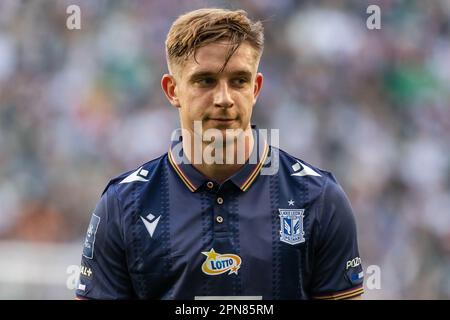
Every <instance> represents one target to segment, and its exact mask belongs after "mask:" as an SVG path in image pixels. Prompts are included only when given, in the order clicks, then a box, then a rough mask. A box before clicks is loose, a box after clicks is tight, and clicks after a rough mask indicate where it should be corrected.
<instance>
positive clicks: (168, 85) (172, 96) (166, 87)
mask: <svg viewBox="0 0 450 320" xmlns="http://www.w3.org/2000/svg"><path fill="white" fill-rule="evenodd" d="M176 86H177V83H176V81H175V78H174V76H172V75H170V74H167V73H166V74H164V75H163V76H162V79H161V87H162V89H163V91H164V93H165V94H166V97H167V99H168V100H169V102H170V104H171V105H173V106H174V107H177V108H179V107H180V101H179V99H178V96H177V94H176V90H175V88H176Z"/></svg>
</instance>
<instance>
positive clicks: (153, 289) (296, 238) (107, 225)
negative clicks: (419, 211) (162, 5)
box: [76, 9, 363, 299]
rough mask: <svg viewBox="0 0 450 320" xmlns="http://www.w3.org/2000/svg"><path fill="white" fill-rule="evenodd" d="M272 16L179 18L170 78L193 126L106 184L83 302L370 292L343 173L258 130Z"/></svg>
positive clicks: (91, 237)
mask: <svg viewBox="0 0 450 320" xmlns="http://www.w3.org/2000/svg"><path fill="white" fill-rule="evenodd" d="M263 45H264V35H263V27H262V24H261V22H254V21H252V20H250V19H249V18H248V17H247V14H246V12H245V11H242V10H237V11H230V10H223V9H200V10H195V11H192V12H188V13H186V14H184V15H182V16H180V17H179V18H178V19H177V20H176V21H175V22H174V23H173V25H172V27H171V28H170V31H169V33H168V35H167V40H166V54H167V64H168V70H169V74H165V75H163V76H162V80H161V85H162V89H163V90H164V93H165V95H166V96H167V98H168V100H169V102H170V103H171V104H172V106H174V107H176V108H177V109H178V111H179V115H180V123H181V129H180V130H179V131H177V132H176V134H174V135H173V137H172V143H171V146H170V148H169V144H168V149H169V151H168V152H167V153H165V154H164V155H162V156H161V157H159V158H157V159H154V160H151V161H150V162H147V163H146V164H144V165H142V166H140V167H139V168H137V169H134V170H132V171H130V172H127V173H124V174H122V175H120V176H119V177H117V178H114V179H113V180H111V181H110V182H109V184H108V185H107V186H106V188H105V190H104V192H103V195H102V197H101V199H100V201H99V203H98V204H97V206H96V208H95V210H94V212H93V214H92V218H91V221H90V224H89V228H88V231H87V236H86V240H85V243H84V248H83V254H82V261H81V265H82V272H81V275H80V283H79V285H78V290H77V291H76V295H77V297H78V298H80V299H83V298H86V299H211V298H212V299H233V298H244V299H348V298H355V297H359V296H360V295H361V294H362V293H363V285H362V284H363V271H362V266H361V259H360V258H359V253H358V244H357V236H356V225H355V219H354V215H353V212H352V209H351V206H350V204H349V201H348V199H347V197H346V195H345V193H344V191H343V190H342V188H341V187H340V186H339V184H338V183H337V182H336V179H335V178H334V176H333V175H332V174H331V173H329V172H326V171H323V170H320V169H318V168H315V167H313V166H312V165H310V164H308V163H306V162H304V161H302V160H299V159H297V158H295V157H293V156H291V155H289V154H287V153H286V152H284V151H282V150H280V149H278V148H277V147H276V146H273V145H270V144H269V142H268V139H265V138H264V137H263V135H261V134H259V133H258V129H257V128H256V127H254V126H253V125H251V116H252V111H253V106H254V105H255V103H256V100H257V98H258V95H259V93H260V91H261V88H262V85H263V75H262V74H261V73H259V72H258V64H259V61H260V58H261V55H262V52H263Z"/></svg>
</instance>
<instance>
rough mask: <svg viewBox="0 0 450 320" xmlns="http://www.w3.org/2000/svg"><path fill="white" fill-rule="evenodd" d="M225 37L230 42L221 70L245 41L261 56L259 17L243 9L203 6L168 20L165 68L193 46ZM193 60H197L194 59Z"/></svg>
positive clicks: (183, 57) (184, 56)
mask: <svg viewBox="0 0 450 320" xmlns="http://www.w3.org/2000/svg"><path fill="white" fill-rule="evenodd" d="M223 39H226V40H228V41H229V43H230V44H231V46H230V49H229V50H228V52H227V55H226V59H225V63H224V64H223V66H222V69H221V70H220V71H223V69H224V68H225V66H226V65H227V63H228V61H229V60H230V58H231V56H232V55H233V54H234V52H235V51H236V50H237V49H238V47H239V46H240V44H241V43H242V42H244V41H247V42H248V43H249V44H250V45H251V46H252V47H253V48H254V49H255V52H256V56H255V58H257V59H259V58H260V57H261V54H262V51H263V48H264V29H263V26H262V23H261V22H260V21H256V22H254V21H252V20H250V19H249V18H248V17H247V12H245V11H244V10H236V11H231V10H226V9H217V8H205V9H198V10H194V11H190V12H187V13H185V14H183V15H181V16H179V17H178V19H176V20H175V22H174V23H173V24H172V26H171V28H170V30H169V33H168V34H167V39H166V59H167V65H168V67H169V71H170V72H172V70H173V67H174V66H175V65H179V66H181V65H183V63H184V62H185V61H186V60H187V59H188V58H189V57H190V56H192V55H193V57H194V60H195V53H196V50H197V49H198V48H200V47H202V46H205V45H207V44H210V43H213V42H217V41H220V40H223ZM195 61H197V60H195Z"/></svg>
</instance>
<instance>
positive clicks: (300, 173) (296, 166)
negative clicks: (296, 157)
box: [291, 161, 321, 177]
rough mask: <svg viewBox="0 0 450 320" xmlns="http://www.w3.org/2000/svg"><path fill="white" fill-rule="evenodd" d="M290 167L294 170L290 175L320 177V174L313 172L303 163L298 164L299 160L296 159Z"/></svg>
mask: <svg viewBox="0 0 450 320" xmlns="http://www.w3.org/2000/svg"><path fill="white" fill-rule="evenodd" d="M292 169H293V170H294V171H295V172H294V173H293V174H291V176H297V177H304V176H316V177H321V175H320V174H318V173H317V172H315V171H314V170H313V169H311V168H310V167H308V166H306V165H304V164H303V163H302V164H300V162H298V161H297V163H294V164H293V165H292ZM300 169H301V170H300ZM299 170H300V171H299ZM297 171H298V172H297Z"/></svg>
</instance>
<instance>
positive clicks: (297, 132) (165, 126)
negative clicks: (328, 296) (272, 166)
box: [0, 0, 450, 299]
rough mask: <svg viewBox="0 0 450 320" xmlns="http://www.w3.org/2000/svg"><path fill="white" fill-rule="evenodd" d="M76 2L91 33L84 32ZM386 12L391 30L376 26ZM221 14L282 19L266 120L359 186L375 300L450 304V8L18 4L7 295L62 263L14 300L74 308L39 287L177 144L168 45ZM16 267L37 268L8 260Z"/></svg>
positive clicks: (2, 203)
mask: <svg viewBox="0 0 450 320" xmlns="http://www.w3.org/2000/svg"><path fill="white" fill-rule="evenodd" d="M70 4H77V5H79V6H80V8H81V22H82V25H81V27H82V28H81V30H72V31H71V30H68V29H67V28H66V18H67V17H68V14H67V13H66V7H67V6H68V5H70ZM370 4H377V5H379V6H380V8H381V29H380V30H369V29H367V27H366V19H367V17H368V16H369V15H368V14H367V13H366V8H367V6H368V5H370ZM204 6H220V7H222V6H224V7H226V8H232V9H237V8H243V9H245V10H247V11H248V12H249V15H250V16H251V17H252V18H257V19H261V20H263V21H264V25H265V34H266V46H265V52H264V55H263V59H262V62H261V65H260V69H261V71H262V72H263V73H264V75H265V84H264V88H263V91H262V95H261V97H260V98H259V100H258V103H257V105H256V106H255V110H254V123H256V124H257V125H258V126H259V127H260V128H278V129H280V142H281V147H282V148H283V149H285V150H286V151H288V152H289V153H291V154H293V155H296V156H297V157H299V158H301V159H303V160H305V161H307V162H310V163H312V164H314V165H316V166H318V167H321V168H323V169H325V170H329V171H332V172H334V174H335V175H336V177H337V178H338V180H339V181H340V182H341V184H342V185H343V186H344V189H345V190H346V192H347V194H348V195H349V198H350V199H351V202H352V205H353V208H354V211H355V215H356V219H357V223H358V234H359V243H360V253H361V256H362V258H363V264H364V268H365V269H367V267H368V266H369V265H378V266H379V267H380V270H381V289H379V290H376V289H374V290H366V298H369V299H406V298H410V299H449V298H450V277H449V274H450V148H449V145H450V143H449V142H450V1H447V0H442V1H440V0H433V1H393V0H391V1H388V0H384V1H372V2H370V1H357V0H355V1H295V0H278V1H269V0H263V1H260V0H253V1H233V2H224V1H173V0H152V1H129V2H128V1H127V2H125V1H105V0H102V1H88V0H85V1H81V0H72V1H42V0H39V1H16V0H6V1H1V2H0V248H4V249H3V252H0V256H1V258H0V261H1V263H0V264H2V266H1V268H2V271H3V278H1V279H0V287H2V281H3V288H7V287H8V288H11V287H14V288H17V287H20V286H22V287H23V288H26V287H27V286H28V285H30V286H31V284H29V283H27V282H26V281H25V280H24V281H23V283H21V280H20V279H28V278H27V277H22V278H21V277H20V275H18V274H15V275H14V273H20V272H29V271H26V270H33V268H37V264H38V263H44V264H45V265H44V266H43V267H41V269H38V271H37V272H36V273H35V275H33V276H32V277H31V278H32V279H34V280H35V282H33V281H31V282H33V283H34V284H35V286H34V287H33V288H34V289H33V290H26V289H24V290H19V291H17V290H16V291H10V290H8V292H6V291H7V290H6V289H5V290H1V289H0V298H3V299H5V298H6V299H9V298H67V297H69V298H70V296H71V294H72V292H70V291H69V289H67V288H66V287H65V285H66V284H65V282H63V283H56V284H55V283H53V284H52V285H53V287H51V286H50V284H49V286H50V287H49V288H53V289H48V288H46V282H45V281H43V282H40V281H39V280H36V279H35V278H40V277H42V276H43V273H44V271H48V272H47V273H49V270H52V271H51V272H50V273H60V276H61V277H62V278H64V279H65V277H67V274H66V267H65V266H67V265H69V264H78V263H79V260H80V255H81V248H82V243H83V238H84V235H85V232H86V228H87V224H88V220H89V217H90V215H91V212H92V210H93V208H94V205H95V203H96V202H97V200H98V198H99V196H100V194H101V192H102V190H103V188H104V187H105V185H106V184H107V182H108V180H109V178H111V177H113V176H116V175H117V174H119V173H121V172H123V171H126V170H130V169H133V168H135V167H138V166H139V165H140V164H141V163H144V162H146V161H148V160H150V159H152V158H155V157H157V156H159V155H160V154H162V153H164V152H166V151H167V149H168V146H169V138H170V134H171V132H172V130H173V129H174V128H176V127H178V116H177V112H176V110H174V108H172V107H171V106H170V105H169V103H168V102H167V101H166V99H165V97H164V95H163V93H162V91H161V89H160V78H161V75H162V74H163V73H165V72H166V67H165V57H164V40H165V36H166V34H167V31H168V29H169V27H170V24H171V22H172V21H173V20H174V19H175V18H176V17H177V16H178V15H179V14H181V13H183V12H185V11H188V10H191V9H195V8H199V7H204ZM44 247H45V248H53V247H57V248H59V249H58V250H59V251H55V252H70V254H67V256H66V258H65V260H63V261H60V260H61V257H60V254H58V257H59V260H58V261H59V263H60V265H61V266H63V267H61V268H60V269H56V270H55V268H53V269H52V268H51V267H52V264H53V263H54V260H57V259H58V257H55V256H53V257H52V254H48V253H47V258H45V259H44V261H42V260H43V259H39V260H33V259H38V256H40V255H42V254H43V253H41V251H40V249H39V248H44ZM27 248H28V250H27ZM65 248H72V251H70V250H69V249H67V250H65ZM73 248H75V249H73ZM21 250H23V251H21ZM42 252H44V251H42ZM49 252H53V251H49ZM11 257H14V259H19V260H18V261H19V263H21V264H23V265H24V266H25V265H27V266H28V267H29V268H28V269H27V268H22V269H21V268H18V267H17V266H19V267H20V265H18V264H17V263H18V262H17V261H16V262H15V264H14V266H15V267H10V268H7V266H8V264H12V263H13V262H12V260H11V259H12V258H11ZM37 261H40V262H37ZM5 267H6V269H5ZM5 270H9V271H5ZM39 270H40V271H39ZM42 270H43V271H42ZM8 272H9V274H8ZM5 273H6V274H5ZM12 278H13V279H16V280H14V281H15V282H14V283H11V282H8V281H9V280H10V279H12ZM47 278H48V275H47ZM8 279H9V280H8ZM50 282H51V281H50ZM7 283H9V284H8V285H7ZM36 284H38V285H36ZM44 292H45V293H44Z"/></svg>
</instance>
